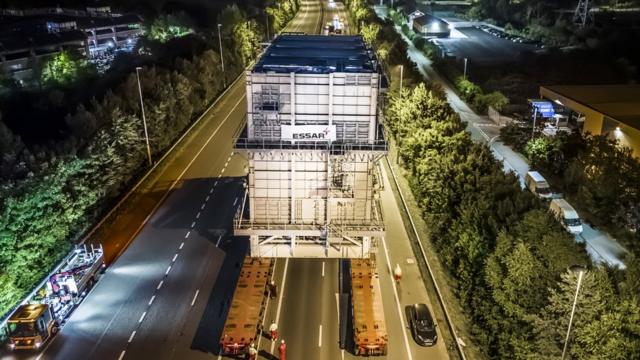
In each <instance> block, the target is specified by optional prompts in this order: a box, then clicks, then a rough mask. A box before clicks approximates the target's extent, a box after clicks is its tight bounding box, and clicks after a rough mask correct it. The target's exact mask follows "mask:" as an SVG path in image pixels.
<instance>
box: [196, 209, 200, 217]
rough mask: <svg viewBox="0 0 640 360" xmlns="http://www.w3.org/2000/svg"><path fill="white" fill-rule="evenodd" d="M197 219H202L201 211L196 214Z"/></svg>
mask: <svg viewBox="0 0 640 360" xmlns="http://www.w3.org/2000/svg"><path fill="white" fill-rule="evenodd" d="M196 219H200V211H198V213H197V214H196Z"/></svg>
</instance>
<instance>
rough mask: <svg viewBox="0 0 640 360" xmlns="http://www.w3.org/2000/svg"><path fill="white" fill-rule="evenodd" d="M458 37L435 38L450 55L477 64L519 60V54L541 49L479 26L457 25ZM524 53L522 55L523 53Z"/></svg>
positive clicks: (524, 54) (523, 54)
mask: <svg viewBox="0 0 640 360" xmlns="http://www.w3.org/2000/svg"><path fill="white" fill-rule="evenodd" d="M455 29H456V30H457V31H458V32H459V33H460V34H461V35H460V34H458V36H457V37H451V38H444V39H437V40H435V41H436V42H437V43H440V44H442V47H443V48H445V49H446V51H445V53H448V56H454V57H457V58H460V59H461V58H467V59H469V61H470V62H473V63H475V64H498V63H506V62H510V61H514V60H517V59H518V57H519V56H526V54H527V53H531V52H535V51H537V50H540V48H539V45H536V44H526V43H520V42H515V41H512V40H508V39H506V38H502V37H499V36H496V35H493V34H490V33H488V32H485V31H483V30H481V29H480V28H479V27H475V26H469V27H456V28H455ZM521 54H522V55H521Z"/></svg>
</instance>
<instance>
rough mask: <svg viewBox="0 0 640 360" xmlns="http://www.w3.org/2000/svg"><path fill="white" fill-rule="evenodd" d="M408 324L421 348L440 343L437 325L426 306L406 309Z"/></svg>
mask: <svg viewBox="0 0 640 360" xmlns="http://www.w3.org/2000/svg"><path fill="white" fill-rule="evenodd" d="M405 312H406V315H407V322H408V323H409V328H410V329H411V335H413V339H414V340H415V341H416V343H418V345H421V346H433V345H435V344H436V341H438V333H437V331H436V327H437V325H436V324H435V323H434V322H433V317H432V316H431V313H430V312H429V308H428V307H427V305H425V304H413V305H409V306H407V307H406V308H405Z"/></svg>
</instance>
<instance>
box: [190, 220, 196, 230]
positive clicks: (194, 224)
mask: <svg viewBox="0 0 640 360" xmlns="http://www.w3.org/2000/svg"><path fill="white" fill-rule="evenodd" d="M194 226H196V222H195V221H194V222H192V223H191V228H192V229H193V227H194Z"/></svg>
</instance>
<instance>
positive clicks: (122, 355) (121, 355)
mask: <svg viewBox="0 0 640 360" xmlns="http://www.w3.org/2000/svg"><path fill="white" fill-rule="evenodd" d="M125 352H126V351H125V350H122V352H121V353H120V356H118V360H122V359H123V358H124V353H125Z"/></svg>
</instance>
